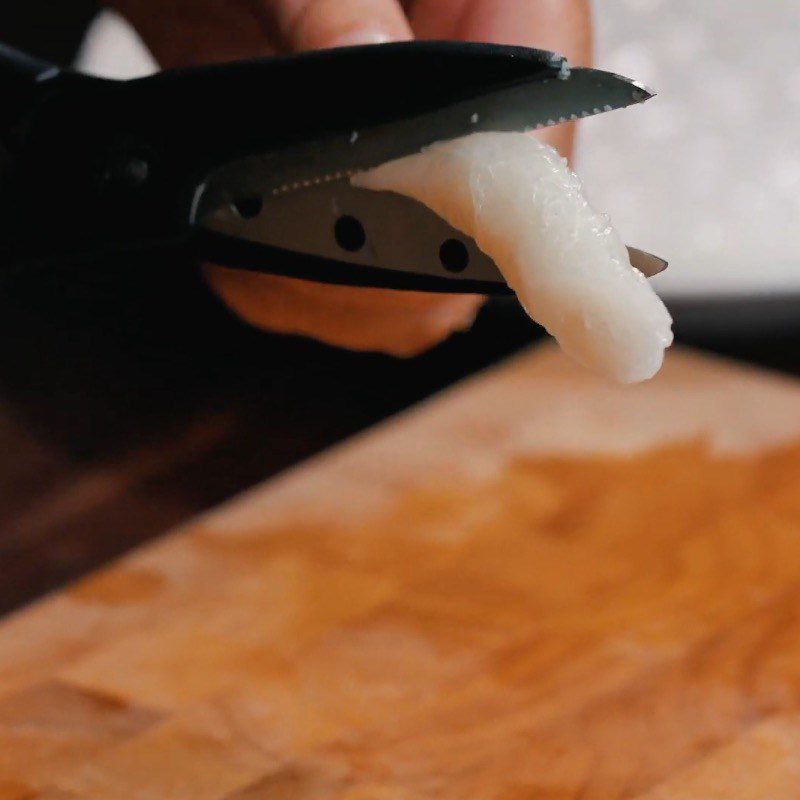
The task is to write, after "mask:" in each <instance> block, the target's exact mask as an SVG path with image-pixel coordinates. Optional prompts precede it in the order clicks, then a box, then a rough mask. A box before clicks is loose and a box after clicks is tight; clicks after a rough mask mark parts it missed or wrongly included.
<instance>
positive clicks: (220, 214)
mask: <svg viewBox="0 0 800 800" xmlns="http://www.w3.org/2000/svg"><path fill="white" fill-rule="evenodd" d="M202 222H203V225H202V227H203V228H204V229H205V230H206V231H210V232H213V233H214V234H215V235H217V236H224V237H226V238H225V239H224V240H222V239H216V240H215V247H214V251H213V252H212V253H207V254H206V257H208V258H217V259H218V260H220V261H222V262H225V263H228V264H229V265H230V266H240V267H246V268H249V269H255V270H259V269H261V270H263V271H268V272H277V273H279V274H284V275H290V276H294V277H300V278H307V279H311V280H323V281H324V280H328V281H330V282H334V283H350V284H354V285H361V286H385V287H392V288H400V289H419V290H426V291H441V292H453V293H461V292H469V293H472V292H476V293H483V294H507V293H509V291H510V290H509V288H508V286H507V285H506V282H505V278H504V277H503V275H502V273H501V272H500V270H499V269H498V267H497V265H496V264H495V263H494V261H493V260H492V259H491V258H490V257H489V256H487V255H486V254H485V253H484V252H483V251H482V250H480V248H479V247H478V246H477V244H476V243H475V241H474V240H473V239H472V238H470V237H469V236H465V235H464V234H463V233H461V232H459V231H457V230H455V229H454V228H452V227H451V226H450V225H448V224H447V223H446V222H445V221H444V220H443V219H442V218H441V217H439V216H437V215H436V214H434V213H433V212H432V211H430V210H429V209H428V208H427V207H425V206H424V205H422V204H421V203H418V202H416V201H414V200H411V199H409V198H406V197H402V196H400V195H397V194H393V193H390V192H365V191H363V190H359V189H355V188H353V187H352V186H350V184H349V182H346V181H342V180H340V181H335V182H333V181H332V182H329V183H320V184H317V185H313V186H310V187H307V188H304V189H303V190H302V191H295V192H287V193H284V194H277V195H270V196H268V197H266V198H264V199H262V200H259V199H258V198H250V199H249V201H245V200H244V199H243V200H241V201H239V202H238V203H235V204H232V205H228V206H226V207H223V208H218V209H215V210H210V211H209V212H208V213H206V214H204V215H203V217H202ZM208 241H210V240H206V242H207V243H208ZM629 253H630V255H631V262H632V264H633V265H634V266H635V267H636V268H637V269H639V270H640V271H641V272H642V273H643V274H644V275H645V276H647V277H651V276H652V275H655V274H656V273H658V272H660V271H661V270H663V269H664V268H665V267H666V262H665V261H663V260H662V259H659V258H657V257H656V256H652V255H650V254H649V253H645V252H643V251H641V250H636V249H634V248H629Z"/></svg>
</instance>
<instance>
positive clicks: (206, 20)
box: [106, 0, 278, 67]
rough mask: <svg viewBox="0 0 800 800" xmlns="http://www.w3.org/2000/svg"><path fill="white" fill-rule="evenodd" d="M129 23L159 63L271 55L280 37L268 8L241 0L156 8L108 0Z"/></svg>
mask: <svg viewBox="0 0 800 800" xmlns="http://www.w3.org/2000/svg"><path fill="white" fill-rule="evenodd" d="M106 5H108V6H109V7H111V8H114V9H115V10H117V11H119V12H120V13H121V14H122V15H123V16H125V17H126V18H127V19H128V21H129V22H131V23H132V24H133V26H134V27H135V28H136V30H137V31H138V32H139V35H140V36H141V37H142V38H143V39H144V40H145V42H146V43H147V46H148V47H149V48H150V50H151V51H152V53H153V55H154V56H155V57H156V59H157V61H158V63H159V64H160V65H161V66H162V67H185V66H191V65H194V64H199V63H211V62H225V61H235V60H237V59H241V58H249V57H254V56H268V55H274V54H275V53H277V52H278V41H277V36H276V31H275V29H274V25H273V23H272V21H271V19H270V17H269V15H268V14H267V13H265V11H264V10H263V9H259V8H257V7H256V6H253V5H252V4H248V3H244V2H220V1H219V0H171V2H170V3H169V4H165V8H164V9H163V10H159V12H158V13H154V9H153V2H152V0H108V2H107V3H106Z"/></svg>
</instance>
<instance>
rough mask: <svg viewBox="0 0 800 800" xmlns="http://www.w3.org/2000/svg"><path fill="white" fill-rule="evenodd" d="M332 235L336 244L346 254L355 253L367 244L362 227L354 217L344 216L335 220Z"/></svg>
mask: <svg viewBox="0 0 800 800" xmlns="http://www.w3.org/2000/svg"><path fill="white" fill-rule="evenodd" d="M333 235H334V236H335V237H336V244H338V245H339V247H341V248H342V250H347V252H348V253H355V252H356V251H357V250H360V249H361V248H362V247H363V246H364V245H365V244H366V242H367V234H366V232H365V231H364V226H363V225H362V224H361V223H360V222H359V221H358V220H357V219H356V218H355V217H351V216H348V215H346V214H345V215H344V216H342V217H339V219H337V220H336V225H335V226H334V228H333Z"/></svg>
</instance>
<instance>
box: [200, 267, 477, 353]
mask: <svg viewBox="0 0 800 800" xmlns="http://www.w3.org/2000/svg"><path fill="white" fill-rule="evenodd" d="M206 278H207V280H208V281H209V283H210V284H211V286H212V287H213V288H214V290H215V291H216V292H217V294H218V295H219V296H220V297H221V298H222V300H223V302H224V303H225V304H226V305H227V306H228V307H230V308H231V309H233V310H234V311H235V312H236V313H237V314H238V315H239V316H240V317H242V318H243V319H244V320H246V321H247V322H249V323H250V324H251V325H255V326H256V327H259V328H267V329H269V330H272V331H276V332H278V333H288V334H301V335H304V336H312V337H314V338H315V339H321V340H322V341H324V342H327V343H328V344H333V345H338V346H339V347H347V348H349V349H351V350H366V351H377V352H383V353H391V354H392V355H398V356H412V355H416V354H417V353H419V352H421V351H423V350H425V349H427V348H429V347H432V346H433V345H435V344H436V343H437V342H440V341H441V340H442V339H444V338H446V337H447V336H448V335H449V334H451V333H453V331H456V330H464V329H466V328H468V327H469V326H470V325H471V324H472V322H473V320H474V319H475V314H476V313H477V311H478V308H479V307H480V305H481V303H482V302H483V298H481V297H475V296H471V295H452V296H449V295H434V294H424V293H420V292H392V291H388V290H384V289H354V288H352V287H349V286H322V285H320V284H315V283H310V282H308V281H299V280H291V279H289V278H279V277H276V276H271V275H260V274H257V273H253V272H243V271H240V270H226V269H221V268H219V267H207V268H206Z"/></svg>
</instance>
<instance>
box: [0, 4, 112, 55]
mask: <svg viewBox="0 0 800 800" xmlns="http://www.w3.org/2000/svg"><path fill="white" fill-rule="evenodd" d="M99 8H100V3H98V2H95V1H94V0H3V1H2V2H0V41H3V42H6V43H7V44H10V45H13V46H14V47H18V48H19V49H21V50H24V51H26V52H28V53H32V54H33V55H35V56H38V57H39V58H44V59H47V60H48V61H53V62H55V63H56V64H69V63H71V62H72V60H73V59H74V58H75V55H76V53H77V52H78V47H79V46H80V43H81V40H82V38H83V34H84V32H85V31H86V27H87V25H88V24H89V22H90V21H91V19H92V17H93V16H94V15H95V14H96V13H97V11H98V10H99Z"/></svg>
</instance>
